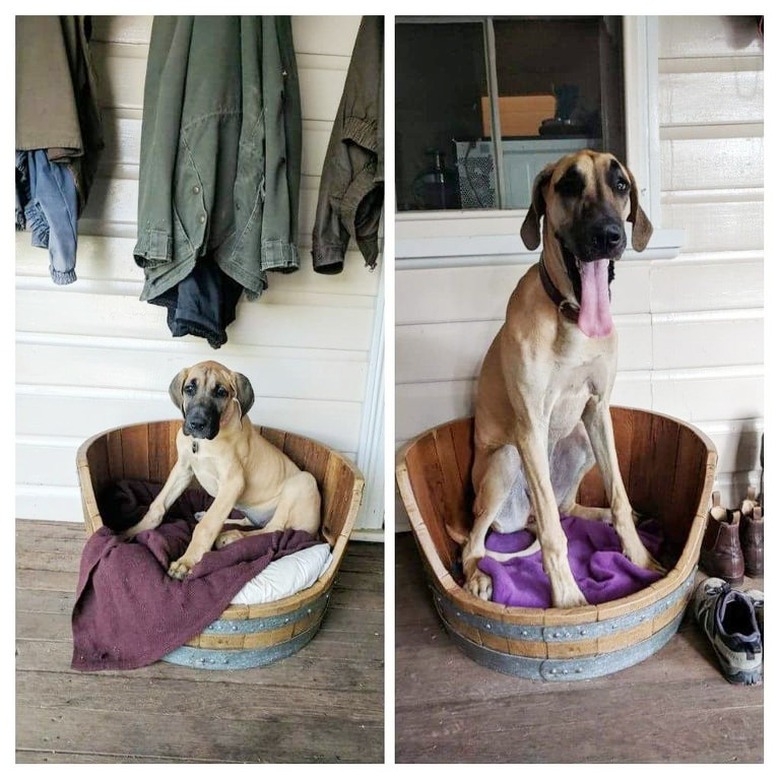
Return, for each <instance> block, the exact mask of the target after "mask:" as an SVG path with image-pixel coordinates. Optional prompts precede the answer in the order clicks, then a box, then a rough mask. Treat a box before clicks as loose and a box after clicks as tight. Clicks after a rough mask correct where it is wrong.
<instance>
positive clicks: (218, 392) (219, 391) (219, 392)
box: [214, 385, 228, 398]
mask: <svg viewBox="0 0 780 780" xmlns="http://www.w3.org/2000/svg"><path fill="white" fill-rule="evenodd" d="M227 394H228V391H227V390H226V389H225V388H224V387H222V385H217V386H216V387H215V388H214V395H215V396H217V398H225V397H226V396H227Z"/></svg>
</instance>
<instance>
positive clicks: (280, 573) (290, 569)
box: [231, 543, 333, 604]
mask: <svg viewBox="0 0 780 780" xmlns="http://www.w3.org/2000/svg"><path fill="white" fill-rule="evenodd" d="M332 560H333V556H332V555H331V552H330V546H329V545H327V544H325V543H323V544H317V545H314V546H313V547H307V548H306V549H305V550H298V551H297V552H294V553H291V554H290V555H285V556H284V558H280V559H279V560H278V561H271V563H269V564H268V566H266V567H265V568H264V569H263V570H262V571H261V572H260V573H259V574H258V575H256V576H255V577H253V578H252V579H251V580H249V582H247V583H246V585H244V587H243V588H241V590H240V591H239V592H238V593H237V594H236V595H235V596H234V597H233V600H232V601H231V604H265V603H267V602H269V601H277V600H279V599H283V598H284V597H285V596H292V595H293V594H294V593H298V591H300V590H303V589H304V588H308V587H310V586H311V585H313V584H314V583H315V582H316V581H317V579H318V578H319V577H320V576H321V575H322V574H324V573H325V570H326V569H327V568H328V566H330V562H331V561H332Z"/></svg>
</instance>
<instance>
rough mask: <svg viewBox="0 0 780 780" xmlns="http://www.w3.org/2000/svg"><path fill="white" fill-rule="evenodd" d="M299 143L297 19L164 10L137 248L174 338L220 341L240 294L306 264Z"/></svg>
mask: <svg viewBox="0 0 780 780" xmlns="http://www.w3.org/2000/svg"><path fill="white" fill-rule="evenodd" d="M301 144H302V131H301V107H300V92H299V86H298V73H297V67H296V62H295V53H294V50H293V40H292V28H291V24H290V18H289V17H286V16H282V17H279V16H240V17H239V16H204V17H200V16H195V17H193V16H176V17H155V19H154V23H153V26H152V36H151V41H150V46H149V59H148V64H147V71H146V82H145V87H144V113H143V126H142V130H141V166H140V184H139V196H138V239H137V242H136V245H135V248H134V250H133V253H134V256H135V260H136V262H137V263H138V265H140V266H141V267H142V268H143V269H144V274H145V284H144V288H143V292H142V294H141V299H142V300H148V301H150V302H152V303H159V304H161V305H165V306H168V309H169V316H168V323H169V326H171V330H172V332H173V333H174V335H184V333H194V334H195V335H201V336H205V337H207V338H209V343H211V345H212V346H219V343H224V341H225V340H226V336H225V335H224V327H225V326H226V325H227V324H228V322H229V321H232V318H233V317H234V315H235V305H236V301H237V300H238V297H239V296H240V294H241V292H242V290H243V291H245V292H246V294H247V297H248V298H255V297H257V296H258V295H260V294H261V293H262V291H263V290H264V289H265V288H266V287H267V276H266V272H267V271H270V270H274V271H283V272H286V271H294V270H296V269H297V268H298V267H299V259H298V251H297V248H296V240H297V232H298V201H299V192H300V173H301ZM196 264H197V266H198V268H197V273H195V275H194V276H192V274H193V272H194V271H195V270H196ZM185 280H187V283H186V284H185V285H184V286H183V287H181V288H180V287H179V285H180V283H182V282H184V281H185Z"/></svg>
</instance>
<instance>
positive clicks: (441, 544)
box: [396, 407, 717, 681]
mask: <svg viewBox="0 0 780 780" xmlns="http://www.w3.org/2000/svg"><path fill="white" fill-rule="evenodd" d="M612 420H613V425H614V430H615V443H616V446H617V452H618V459H619V462H620V470H621V474H622V476H623V480H624V483H625V485H626V490H627V491H628V495H629V498H630V500H631V504H632V506H633V507H634V509H635V510H636V511H637V512H639V513H640V514H642V515H645V516H648V517H652V518H655V519H656V520H657V521H658V522H659V523H660V526H661V527H662V530H663V536H664V544H665V549H666V551H667V555H666V558H665V561H664V563H665V564H666V566H667V573H666V575H665V576H663V577H662V578H661V579H659V580H658V581H656V582H654V583H653V584H652V585H650V586H648V587H645V588H643V589H642V590H640V591H638V592H636V593H634V594H632V595H630V596H626V597H624V598H620V599H615V600H613V601H606V602H604V603H601V604H596V605H591V606H586V607H577V608H573V609H559V608H549V609H531V608H524V607H508V606H504V605H502V604H497V603H494V602H489V601H483V600H481V599H478V598H476V597H475V596H472V595H471V594H470V593H469V592H467V591H466V590H465V589H464V588H463V587H461V586H460V585H459V584H458V582H457V581H456V578H455V576H453V575H454V574H456V573H457V572H458V567H459V555H460V549H459V546H458V545H457V544H456V543H455V542H454V541H453V540H452V539H451V537H450V535H449V534H448V532H447V526H448V524H450V525H452V526H454V527H456V528H458V527H460V528H464V527H465V528H470V527H471V525H472V515H471V504H472V500H473V491H472V487H471V478H470V473H471V463H472V457H473V449H472V437H473V418H463V419H458V420H453V421H451V422H448V423H445V424H443V425H439V426H437V427H435V428H432V429H430V430H428V431H425V432H424V433H422V434H421V435H420V436H418V437H417V438H416V439H415V440H414V441H412V442H411V443H410V444H409V445H408V446H406V447H405V448H404V449H403V450H402V451H401V452H399V455H398V460H397V464H396V479H397V483H398V488H399V491H400V494H401V498H402V500H403V502H404V505H405V508H406V511H407V513H408V515H409V519H410V522H411V526H412V531H413V534H414V537H415V540H416V542H417V546H418V549H419V551H420V555H421V558H422V560H423V562H424V565H425V568H426V572H427V575H428V578H429V581H430V583H431V586H432V593H433V600H434V605H435V607H436V610H437V612H438V614H439V616H440V617H441V620H442V621H443V623H444V626H445V627H446V629H447V631H448V633H449V635H450V636H451V637H452V639H453V640H454V642H455V644H456V645H457V646H458V647H459V648H460V649H461V650H462V651H463V652H465V653H466V654H467V655H468V656H470V657H471V658H473V659H474V660H475V661H477V662H479V663H481V664H484V665H485V666H488V667H491V668H493V669H495V670H497V671H501V672H505V673H507V674H513V675H516V676H520V677H528V678H534V679H542V680H567V681H570V680H574V679H587V678H592V677H598V676H601V675H604V674H610V673H612V672H615V671H618V670H620V669H623V668H626V667H628V666H631V665H633V664H635V663H637V662H639V661H641V660H643V659H645V658H647V657H648V656H650V655H651V654H652V653H654V652H656V651H657V650H658V649H659V648H660V647H662V646H663V645H664V644H665V643H666V642H667V641H668V640H669V639H670V638H671V637H672V636H673V634H674V633H675V631H676V630H677V627H678V626H679V623H680V621H681V619H682V616H683V613H684V610H685V607H686V604H687V602H688V598H689V596H690V593H691V590H692V587H693V583H694V575H695V572H696V569H697V564H698V559H699V551H700V547H701V542H702V537H703V535H704V529H705V524H706V517H707V508H708V505H709V500H710V494H711V491H712V485H713V480H714V475H715V466H716V463H717V453H716V450H715V447H714V445H713V444H712V442H711V441H710V440H709V439H708V438H707V437H706V436H704V435H703V434H702V433H701V432H700V431H698V430H696V428H694V427H693V426H691V425H688V424H686V423H684V422H682V421H680V420H676V419H673V418H671V417H668V416H665V415H661V414H656V413H651V412H648V411H643V410H639V409H629V408H622V407H613V408H612ZM578 500H579V502H580V503H581V504H584V505H586V506H607V505H608V502H607V501H606V498H605V495H604V487H603V484H602V480H601V476H600V474H599V472H598V470H597V469H596V468H594V469H593V470H591V472H590V473H589V474H588V475H586V477H585V479H584V480H583V482H582V485H581V487H580V494H579V498H578Z"/></svg>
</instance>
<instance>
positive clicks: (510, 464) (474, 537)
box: [462, 444, 530, 601]
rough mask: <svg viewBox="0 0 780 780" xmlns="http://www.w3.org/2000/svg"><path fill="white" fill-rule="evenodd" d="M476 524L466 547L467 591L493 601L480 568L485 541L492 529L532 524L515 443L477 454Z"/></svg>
mask: <svg viewBox="0 0 780 780" xmlns="http://www.w3.org/2000/svg"><path fill="white" fill-rule="evenodd" d="M474 475H475V477H476V479H475V483H476V484H475V491H476V498H475V500H474V525H473V526H472V528H471V532H470V533H469V536H468V539H467V540H466V543H465V545H464V547H463V555H462V560H463V571H464V574H465V576H466V589H467V590H468V591H469V592H471V593H472V594H473V595H474V596H477V597H478V598H481V599H484V600H485V601H489V600H490V597H491V596H492V594H493V583H492V580H491V579H490V576H489V575H487V574H485V573H484V572H482V571H480V570H479V569H478V568H477V563H479V560H480V559H481V558H483V557H484V556H485V554H486V550H485V538H486V537H487V534H488V531H489V530H490V529H491V527H497V528H498V530H501V531H504V532H506V531H517V530H520V529H521V528H524V527H525V525H526V523H527V522H528V515H529V510H530V501H529V500H528V496H527V493H526V491H525V485H524V480H523V476H522V466H521V463H520V456H519V455H518V452H517V448H516V447H514V446H513V445H511V444H507V445H504V446H503V447H499V448H498V449H495V450H492V451H489V452H486V451H484V450H483V451H477V454H476V457H475V464H474Z"/></svg>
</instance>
